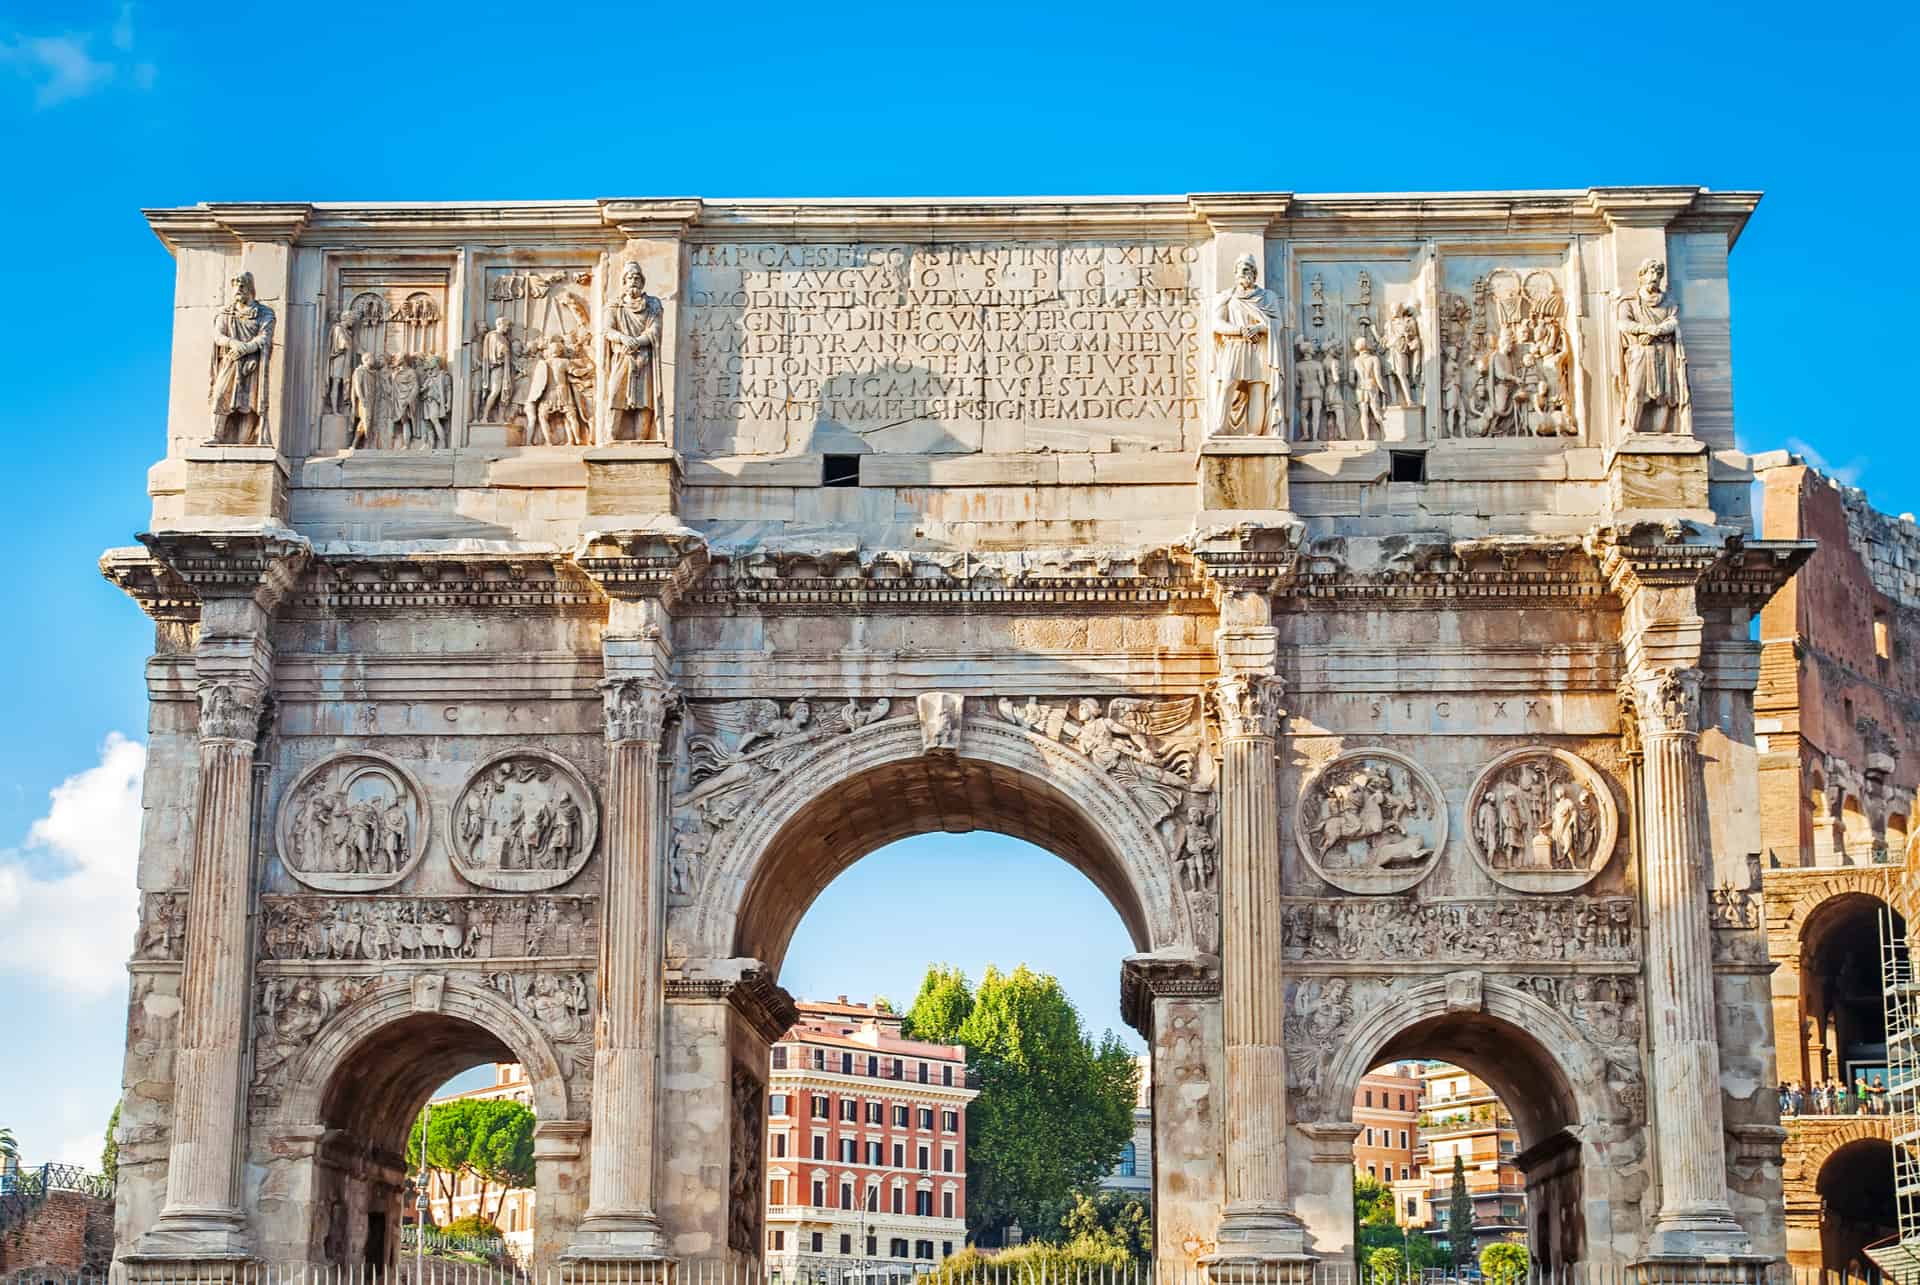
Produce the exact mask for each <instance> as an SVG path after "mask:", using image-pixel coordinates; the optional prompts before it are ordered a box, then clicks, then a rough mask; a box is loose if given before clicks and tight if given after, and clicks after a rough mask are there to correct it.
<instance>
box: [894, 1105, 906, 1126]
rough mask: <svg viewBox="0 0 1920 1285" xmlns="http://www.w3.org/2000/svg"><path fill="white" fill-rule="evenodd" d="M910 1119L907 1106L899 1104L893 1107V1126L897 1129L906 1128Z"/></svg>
mask: <svg viewBox="0 0 1920 1285" xmlns="http://www.w3.org/2000/svg"><path fill="white" fill-rule="evenodd" d="M909 1119H910V1117H909V1116H908V1115H907V1109H906V1108H905V1107H900V1106H897V1107H895V1108H894V1109H893V1127H894V1128H896V1129H904V1128H906V1127H907V1123H908V1121H909Z"/></svg>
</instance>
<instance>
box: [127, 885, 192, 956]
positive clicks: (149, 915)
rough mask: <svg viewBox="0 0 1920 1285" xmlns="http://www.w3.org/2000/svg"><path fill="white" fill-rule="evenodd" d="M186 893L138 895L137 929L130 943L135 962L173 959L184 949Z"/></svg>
mask: <svg viewBox="0 0 1920 1285" xmlns="http://www.w3.org/2000/svg"><path fill="white" fill-rule="evenodd" d="M186 935H187V894H186V893H184V892H143V893H141V894H140V928H139V932H138V935H137V938H136V940H135V943H134V949H133V956H134V958H135V959H150V960H177V959H180V958H181V957H182V955H183V954H184V952H185V950H186Z"/></svg>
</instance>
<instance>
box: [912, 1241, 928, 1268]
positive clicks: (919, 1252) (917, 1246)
mask: <svg viewBox="0 0 1920 1285" xmlns="http://www.w3.org/2000/svg"><path fill="white" fill-rule="evenodd" d="M913 1256H914V1257H915V1258H924V1259H926V1260H927V1261H928V1262H929V1263H930V1262H932V1261H933V1242H932V1241H930V1240H916V1241H914V1242H913Z"/></svg>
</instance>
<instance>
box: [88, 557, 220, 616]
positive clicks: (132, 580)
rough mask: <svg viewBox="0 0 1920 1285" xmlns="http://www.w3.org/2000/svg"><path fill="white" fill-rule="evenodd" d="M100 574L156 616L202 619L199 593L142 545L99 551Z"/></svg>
mask: <svg viewBox="0 0 1920 1285" xmlns="http://www.w3.org/2000/svg"><path fill="white" fill-rule="evenodd" d="M100 574H101V575H102V576H104V577H106V579H107V580H108V581H109V582H111V583H112V584H113V585H114V587H116V588H117V589H119V590H120V592H122V593H124V594H126V595H127V596H128V597H129V598H131V599H133V600H134V602H136V603H138V604H139V606H140V610H142V611H144V612H146V613H147V615H148V616H150V617H152V618H153V619H154V620H157V621H167V622H172V623H177V624H192V623H194V622H195V621H197V620H199V619H200V598H199V595H197V594H195V593H194V591H193V590H192V588H190V587H189V586H188V585H187V583H186V581H184V580H182V579H181V578H180V577H179V576H177V575H175V574H174V573H173V569H172V568H171V567H169V566H167V564H166V563H164V562H162V561H160V559H158V558H156V557H154V556H153V555H152V554H151V553H149V552H147V550H145V549H143V548H121V549H108V550H107V551H106V552H105V553H103V554H101V555H100Z"/></svg>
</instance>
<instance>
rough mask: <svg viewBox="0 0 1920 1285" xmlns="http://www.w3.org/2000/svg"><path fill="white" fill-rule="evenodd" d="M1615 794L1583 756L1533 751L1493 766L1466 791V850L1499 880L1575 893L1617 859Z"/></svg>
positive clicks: (1524, 888) (1515, 752)
mask: <svg viewBox="0 0 1920 1285" xmlns="http://www.w3.org/2000/svg"><path fill="white" fill-rule="evenodd" d="M1618 833H1619V817H1618V814H1617V813H1616V812H1615V810H1614V806H1613V792H1612V791H1611V790H1609V789H1608V788H1607V783H1606V782H1605V781H1604V780H1602V779H1601V776H1600V773H1598V772H1597V771H1595V770H1594V769H1593V767H1592V765H1590V764H1589V763H1587V761H1586V760H1585V759H1582V758H1579V757H1577V756H1575V755H1572V754H1569V753H1567V752H1566V751H1564V750H1554V749H1547V748H1545V747H1542V746H1534V747H1529V748H1526V749H1519V750H1513V751H1511V752H1510V753H1507V754H1502V755H1501V756H1500V757H1499V758H1497V759H1495V760H1494V761H1493V762H1491V763H1489V764H1488V765H1487V767H1486V769H1485V770H1484V771H1482V772H1481V773H1480V775H1479V777H1478V778H1477V779H1476V780H1475V781H1474V783H1473V789H1472V790H1471V791H1469V792H1468V794H1467V847H1468V849H1469V850H1470V851H1472V853H1473V859H1474V860H1475V861H1477V862H1479V863H1480V868H1481V869H1482V870H1485V871H1486V872H1487V874H1488V875H1489V876H1490V877H1491V878H1492V879H1493V880H1494V882H1496V883H1499V884H1502V885H1504V886H1505V887H1508V888H1513V889H1515V890H1517V891H1520V892H1569V891H1571V890H1573V889H1575V888H1578V887H1581V886H1583V885H1585V884H1588V883H1591V882H1592V881H1593V878H1594V876H1596V875H1598V874H1599V873H1600V871H1601V870H1602V869H1603V868H1604V867H1605V866H1606V864H1607V860H1608V858H1610V857H1611V856H1612V855H1613V845H1614V839H1615V837H1616V836H1617V835H1618Z"/></svg>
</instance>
